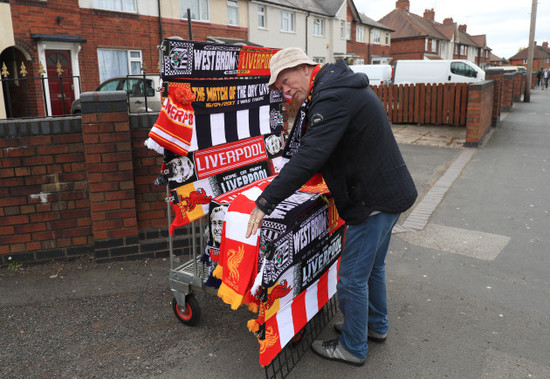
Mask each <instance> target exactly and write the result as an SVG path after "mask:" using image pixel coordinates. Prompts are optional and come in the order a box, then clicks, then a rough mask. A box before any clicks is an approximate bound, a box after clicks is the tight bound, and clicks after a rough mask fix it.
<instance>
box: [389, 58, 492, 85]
mask: <svg viewBox="0 0 550 379" xmlns="http://www.w3.org/2000/svg"><path fill="white" fill-rule="evenodd" d="M483 80H485V71H483V70H482V69H481V68H480V67H479V66H478V65H476V64H475V63H472V62H470V61H468V60H465V59H446V60H445V59H442V60H398V61H397V62H395V66H394V72H393V83H394V84H407V83H411V84H412V83H472V82H481V81H483Z"/></svg>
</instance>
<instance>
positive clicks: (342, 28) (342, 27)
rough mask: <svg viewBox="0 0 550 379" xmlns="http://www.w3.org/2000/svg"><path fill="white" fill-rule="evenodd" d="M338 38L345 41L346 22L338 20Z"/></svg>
mask: <svg viewBox="0 0 550 379" xmlns="http://www.w3.org/2000/svg"><path fill="white" fill-rule="evenodd" d="M340 38H342V39H346V22H345V21H343V20H340Z"/></svg>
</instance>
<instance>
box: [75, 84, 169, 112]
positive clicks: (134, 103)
mask: <svg viewBox="0 0 550 379" xmlns="http://www.w3.org/2000/svg"><path fill="white" fill-rule="evenodd" d="M158 83H159V77H158V76H153V75H147V76H146V77H145V79H144V78H143V76H121V77H116V78H111V79H108V80H106V81H104V82H103V83H101V84H100V85H99V87H97V88H96V89H95V91H126V93H127V94H128V102H129V109H130V113H136V112H160V108H161V102H160V92H159V91H157V90H156V89H157V87H158ZM146 98H147V107H145V101H146ZM80 112H81V105H80V99H76V100H75V101H73V103H72V104H71V114H78V113H80Z"/></svg>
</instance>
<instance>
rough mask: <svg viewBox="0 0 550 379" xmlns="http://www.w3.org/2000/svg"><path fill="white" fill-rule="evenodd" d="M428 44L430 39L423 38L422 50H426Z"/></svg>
mask: <svg viewBox="0 0 550 379" xmlns="http://www.w3.org/2000/svg"><path fill="white" fill-rule="evenodd" d="M429 44H430V39H429V38H426V39H425V40H424V51H428V45H429Z"/></svg>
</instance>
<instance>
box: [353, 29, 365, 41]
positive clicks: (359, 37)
mask: <svg viewBox="0 0 550 379" xmlns="http://www.w3.org/2000/svg"><path fill="white" fill-rule="evenodd" d="M355 40H356V41H357V42H365V27H364V26H363V25H356V26H355Z"/></svg>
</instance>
